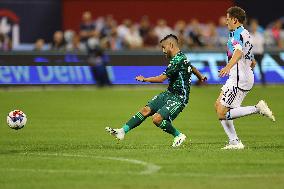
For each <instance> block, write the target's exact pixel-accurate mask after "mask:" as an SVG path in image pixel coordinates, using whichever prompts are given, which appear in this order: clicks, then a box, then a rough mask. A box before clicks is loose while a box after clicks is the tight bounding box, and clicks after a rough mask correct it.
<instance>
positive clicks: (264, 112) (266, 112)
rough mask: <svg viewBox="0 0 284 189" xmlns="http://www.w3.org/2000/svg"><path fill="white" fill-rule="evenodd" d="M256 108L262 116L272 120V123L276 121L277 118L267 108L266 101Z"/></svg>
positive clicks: (260, 102)
mask: <svg viewBox="0 0 284 189" xmlns="http://www.w3.org/2000/svg"><path fill="white" fill-rule="evenodd" d="M256 108H257V109H258V110H259V113H260V114H261V115H264V116H266V117H268V118H269V119H271V120H272V121H275V117H274V115H273V113H272V111H271V110H270V109H269V107H268V106H267V104H266V102H265V101H264V100H261V101H259V102H258V103H257V105H256Z"/></svg>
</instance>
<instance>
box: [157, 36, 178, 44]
mask: <svg viewBox="0 0 284 189" xmlns="http://www.w3.org/2000/svg"><path fill="white" fill-rule="evenodd" d="M169 38H173V39H175V40H176V42H178V38H177V36H175V35H174V34H169V35H167V36H166V37H164V38H163V39H161V41H160V43H162V42H163V41H165V40H167V39H169Z"/></svg>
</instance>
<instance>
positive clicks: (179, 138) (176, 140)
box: [172, 133, 186, 147]
mask: <svg viewBox="0 0 284 189" xmlns="http://www.w3.org/2000/svg"><path fill="white" fill-rule="evenodd" d="M185 139H186V136H185V135H184V134H182V133H180V134H179V135H178V136H176V137H175V138H174V142H173V144H172V147H178V146H180V145H181V144H182V143H183V142H184V141H185Z"/></svg>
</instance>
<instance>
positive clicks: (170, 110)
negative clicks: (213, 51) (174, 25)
mask: <svg viewBox="0 0 284 189" xmlns="http://www.w3.org/2000/svg"><path fill="white" fill-rule="evenodd" d="M160 44H161V46H162V49H163V53H164V54H165V56H166V57H167V58H168V59H169V60H170V62H169V65H168V67H167V68H166V70H165V71H164V72H163V73H162V74H161V75H159V76H155V77H148V78H145V77H143V76H141V75H140V76H137V77H136V78H135V79H136V80H137V81H140V82H151V83H162V82H164V81H165V80H166V79H168V80H169V86H168V89H167V90H166V91H164V92H162V93H160V94H159V95H157V96H155V97H154V98H153V99H152V100H150V101H149V102H148V105H146V106H145V107H143V108H142V109H141V110H140V111H139V112H138V113H136V114H135V115H134V116H133V117H132V118H131V119H130V120H129V121H128V122H127V123H126V124H124V125H123V127H122V128H120V129H113V128H110V127H106V128H105V129H106V131H107V132H109V133H110V134H111V135H113V136H115V137H116V138H117V139H119V140H122V139H124V136H125V134H126V133H128V132H129V131H130V130H131V129H134V128H135V127H137V126H139V125H140V124H141V123H142V122H143V121H144V120H145V119H146V118H147V117H149V116H152V118H153V123H154V124H155V125H156V126H157V127H159V128H161V129H162V130H164V131H165V132H167V133H169V134H171V135H173V137H174V141H173V144H172V147H178V146H180V145H181V144H182V143H183V142H184V141H185V139H186V136H185V135H184V134H182V133H181V132H180V131H179V130H177V129H176V128H175V127H174V126H173V125H172V121H173V120H174V119H175V118H176V117H177V116H178V114H179V113H180V112H182V110H183V109H184V108H185V106H186V105H187V103H188V99H189V93H190V86H191V74H192V73H193V74H194V75H196V76H197V78H198V79H199V80H200V81H202V82H204V81H206V79H207V78H206V77H204V76H203V75H202V74H201V73H200V72H199V71H198V70H197V69H196V68H195V67H193V66H192V65H191V64H190V63H189V62H188V61H187V58H186V56H185V54H184V53H182V52H181V51H180V49H179V46H178V38H177V37H176V36H175V35H173V34H170V35H167V36H166V37H164V38H163V39H162V40H161V41H160Z"/></svg>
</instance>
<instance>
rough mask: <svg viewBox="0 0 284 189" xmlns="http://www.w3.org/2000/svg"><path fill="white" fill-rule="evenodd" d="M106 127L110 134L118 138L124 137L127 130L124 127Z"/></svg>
mask: <svg viewBox="0 0 284 189" xmlns="http://www.w3.org/2000/svg"><path fill="white" fill-rule="evenodd" d="M105 129H106V131H107V132H108V133H109V134H111V135H112V136H114V137H116V138H117V139H118V140H123V139H124V135H125V132H124V130H123V129H122V128H121V129H113V128H110V127H106V128H105Z"/></svg>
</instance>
